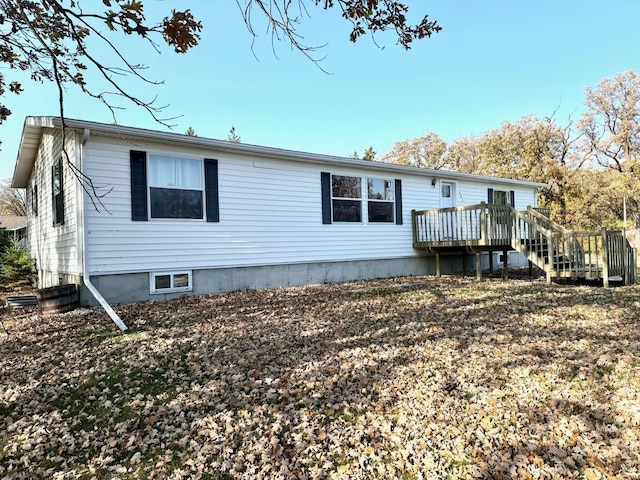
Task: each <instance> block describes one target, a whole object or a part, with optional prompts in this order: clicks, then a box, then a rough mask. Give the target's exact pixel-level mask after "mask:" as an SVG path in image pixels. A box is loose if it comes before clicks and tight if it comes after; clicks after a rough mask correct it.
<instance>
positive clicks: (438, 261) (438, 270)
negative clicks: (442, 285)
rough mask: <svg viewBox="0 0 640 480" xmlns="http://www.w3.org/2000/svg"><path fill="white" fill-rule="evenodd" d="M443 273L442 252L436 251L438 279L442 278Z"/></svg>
mask: <svg viewBox="0 0 640 480" xmlns="http://www.w3.org/2000/svg"><path fill="white" fill-rule="evenodd" d="M441 276H442V272H441V271H440V252H437V251H436V277H441Z"/></svg>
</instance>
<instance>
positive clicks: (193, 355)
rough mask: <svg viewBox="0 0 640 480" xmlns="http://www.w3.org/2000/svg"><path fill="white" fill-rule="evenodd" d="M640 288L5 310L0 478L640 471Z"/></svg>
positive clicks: (499, 286) (376, 293) (462, 287)
mask: <svg viewBox="0 0 640 480" xmlns="http://www.w3.org/2000/svg"><path fill="white" fill-rule="evenodd" d="M639 293H640V289H639V288H638V287H623V288H616V289H611V290H604V289H601V288H588V287H559V286H552V287H548V286H546V285H543V284H541V283H538V282H523V281H514V280H511V281H508V282H503V281H501V280H494V279H492V280H486V281H484V282H482V283H476V282H474V281H472V280H469V279H461V278H442V279H437V278H434V277H411V278H397V279H389V280H380V281H372V282H358V283H350V284H343V285H323V286H312V287H300V288H291V289H273V290H264V291H247V292H236V293H230V294H224V295H211V296H200V297H190V298H183V299H178V300H173V301H165V302H157V303H142V304H137V305H127V306H122V307H120V308H119V309H118V311H119V313H120V315H121V316H122V317H123V320H124V321H125V322H126V323H127V324H128V325H129V326H130V328H131V330H130V331H129V332H127V333H126V334H121V333H119V332H118V331H117V330H116V328H115V327H114V326H113V324H112V323H111V322H110V320H109V319H108V317H107V316H106V315H104V314H103V313H101V312H99V311H94V310H87V309H84V310H77V311H75V312H71V313H68V314H62V315H57V316H50V317H40V316H38V315H37V314H34V313H32V314H22V315H14V316H13V317H11V318H9V317H7V316H5V317H4V318H3V322H4V324H5V325H7V327H8V329H9V332H10V335H9V336H6V335H4V336H2V337H0V416H1V422H0V478H10V479H11V478H123V479H124V478H251V479H254V478H300V479H307V478H308V479H320V478H335V479H360V478H362V479H370V478H403V479H412V478H416V479H417V478H436V479H437V478H451V479H457V478H504V479H506V478H524V479H528V478H584V479H589V480H592V479H603V478H630V479H631V478H640V466H639V465H640V459H639V455H638V452H640V355H639V353H640V323H639V321H638V320H639V319H638V312H639V307H640V300H639V297H638V294H639Z"/></svg>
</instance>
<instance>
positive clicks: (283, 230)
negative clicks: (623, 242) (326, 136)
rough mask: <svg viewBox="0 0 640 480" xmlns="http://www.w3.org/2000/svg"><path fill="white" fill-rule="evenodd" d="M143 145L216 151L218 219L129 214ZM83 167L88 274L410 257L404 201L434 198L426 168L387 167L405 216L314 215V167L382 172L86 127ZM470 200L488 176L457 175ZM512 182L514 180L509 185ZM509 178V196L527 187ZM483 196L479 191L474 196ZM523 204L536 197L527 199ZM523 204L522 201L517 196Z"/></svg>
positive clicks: (421, 203) (207, 154)
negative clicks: (89, 195)
mask: <svg viewBox="0 0 640 480" xmlns="http://www.w3.org/2000/svg"><path fill="white" fill-rule="evenodd" d="M131 149H133V150H144V151H146V152H147V153H148V155H154V154H157V155H167V156H175V157H180V158H187V159H189V158H191V159H199V160H202V159H204V158H215V159H217V160H218V178H219V182H218V189H219V205H220V222H219V223H207V222H202V221H198V220H189V219H170V220H163V219H153V221H147V222H134V221H131V192H130V172H129V168H130V167H129V165H130V161H129V151H130V150H131ZM86 165H87V167H86V172H85V173H86V174H87V175H88V176H89V177H90V178H91V179H92V180H93V181H94V182H95V183H97V184H99V185H105V186H108V188H110V189H111V191H110V193H109V194H108V195H107V196H106V197H104V198H103V202H104V204H105V206H106V208H107V211H108V213H106V212H102V213H99V212H97V211H95V210H94V209H91V208H87V209H86V233H87V242H88V248H87V250H88V254H87V263H88V270H89V272H90V273H91V274H100V273H104V274H106V273H126V272H154V271H155V272H163V271H164V272H166V271H185V270H196V269H201V268H219V267H220V268H222V267H238V266H258V265H270V264H289V263H298V262H300V263H301V262H325V261H327V262H328V261H340V260H366V259H382V258H405V257H415V256H418V255H422V254H423V253H422V252H420V251H417V250H415V249H413V247H412V225H411V220H410V219H411V209H428V208H438V206H439V190H438V189H435V188H433V187H432V186H431V177H428V176H424V175H408V174H399V173H394V174H393V175H389V177H391V176H393V178H398V179H401V180H402V204H403V218H404V219H405V221H404V224H403V225H396V224H395V223H376V224H375V225H371V224H366V223H334V224H332V225H323V224H322V195H321V182H320V172H321V171H327V170H330V171H331V173H332V174H334V175H344V176H354V177H361V178H365V179H366V178H385V175H384V174H381V173H380V172H379V171H377V170H374V169H368V168H366V167H364V166H363V167H357V166H355V167H345V166H340V167H335V166H331V167H330V168H328V167H327V166H326V165H322V164H310V163H301V162H296V161H293V160H278V159H275V158H274V159H265V158H260V159H258V158H251V157H248V156H240V155H237V154H230V153H223V152H217V151H212V150H207V149H189V148H176V147H171V146H169V145H152V144H150V143H145V144H135V142H134V143H125V142H123V141H118V140H115V139H107V138H105V137H98V136H92V137H91V138H90V139H89V142H88V143H87V145H86ZM457 185H458V187H457V188H458V191H459V192H460V194H461V195H462V196H466V197H467V198H468V199H469V200H470V201H468V202H462V201H458V204H459V205H462V204H470V203H480V202H481V201H486V192H487V188H488V187H492V185H491V184H489V183H486V184H483V183H480V182H471V181H468V182H461V181H459V182H458V183H457ZM511 189H513V187H511ZM526 190H531V191H533V189H531V188H530V189H527V188H526V187H522V188H521V189H520V190H518V189H517V188H516V201H517V202H518V201H519V200H520V199H523V198H524V197H526V196H530V197H533V199H535V197H534V195H535V194H532V195H529V194H526V193H525V191H526ZM481 197H482V198H481ZM529 204H532V205H533V204H534V203H533V201H532V200H529ZM525 207H526V205H525Z"/></svg>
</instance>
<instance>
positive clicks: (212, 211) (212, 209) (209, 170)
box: [204, 158, 220, 222]
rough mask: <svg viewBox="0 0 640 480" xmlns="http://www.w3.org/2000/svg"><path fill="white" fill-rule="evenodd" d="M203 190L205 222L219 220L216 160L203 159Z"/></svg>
mask: <svg viewBox="0 0 640 480" xmlns="http://www.w3.org/2000/svg"><path fill="white" fill-rule="evenodd" d="M204 191H205V199H206V202H207V222H219V221H220V202H219V198H218V160H214V159H212V158H205V159H204Z"/></svg>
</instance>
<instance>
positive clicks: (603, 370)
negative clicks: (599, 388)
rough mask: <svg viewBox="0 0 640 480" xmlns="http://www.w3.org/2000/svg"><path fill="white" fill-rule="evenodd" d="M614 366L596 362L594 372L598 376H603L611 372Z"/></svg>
mask: <svg viewBox="0 0 640 480" xmlns="http://www.w3.org/2000/svg"><path fill="white" fill-rule="evenodd" d="M613 370H614V368H613V367H612V366H611V365H602V364H598V365H596V368H595V374H596V375H597V376H598V377H605V376H607V375H611V374H612V373H613Z"/></svg>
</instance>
